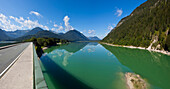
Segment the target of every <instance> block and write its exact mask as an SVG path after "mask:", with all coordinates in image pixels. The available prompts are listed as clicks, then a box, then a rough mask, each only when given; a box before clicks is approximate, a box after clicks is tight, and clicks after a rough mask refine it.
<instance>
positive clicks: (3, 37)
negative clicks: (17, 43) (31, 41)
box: [0, 29, 11, 41]
mask: <svg viewBox="0 0 170 89" xmlns="http://www.w3.org/2000/svg"><path fill="white" fill-rule="evenodd" d="M10 39H11V37H9V36H8V35H6V33H5V31H3V30H2V29H0V41H5V40H10Z"/></svg>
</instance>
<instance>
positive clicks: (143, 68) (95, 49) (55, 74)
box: [40, 42, 170, 89]
mask: <svg viewBox="0 0 170 89" xmlns="http://www.w3.org/2000/svg"><path fill="white" fill-rule="evenodd" d="M40 64H41V67H42V72H43V75H44V77H45V80H46V83H47V85H48V87H49V89H128V85H127V81H126V78H125V74H126V73H129V72H130V73H135V74H138V75H140V76H141V78H142V79H144V80H145V81H146V82H147V84H148V88H150V89H168V88H169V87H170V84H169V83H170V77H169V75H170V56H167V55H164V54H161V53H155V52H149V51H147V50H140V49H130V48H123V47H113V46H108V45H104V44H99V43H97V42H75V43H69V44H65V45H61V46H53V47H50V48H48V49H46V50H44V54H43V55H42V56H41V58H40Z"/></svg>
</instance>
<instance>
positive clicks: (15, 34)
mask: <svg viewBox="0 0 170 89" xmlns="http://www.w3.org/2000/svg"><path fill="white" fill-rule="evenodd" d="M27 32H29V30H16V31H6V34H7V35H8V36H9V37H12V38H18V37H21V36H23V35H24V34H25V33H27Z"/></svg>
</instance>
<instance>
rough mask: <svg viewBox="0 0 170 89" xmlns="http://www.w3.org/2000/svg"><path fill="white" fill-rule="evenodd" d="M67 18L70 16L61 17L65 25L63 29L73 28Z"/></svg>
mask: <svg viewBox="0 0 170 89" xmlns="http://www.w3.org/2000/svg"><path fill="white" fill-rule="evenodd" d="M69 20H70V18H69V17H68V16H65V17H64V19H63V21H64V25H65V31H69V30H74V28H73V27H72V26H71V25H70V23H69Z"/></svg>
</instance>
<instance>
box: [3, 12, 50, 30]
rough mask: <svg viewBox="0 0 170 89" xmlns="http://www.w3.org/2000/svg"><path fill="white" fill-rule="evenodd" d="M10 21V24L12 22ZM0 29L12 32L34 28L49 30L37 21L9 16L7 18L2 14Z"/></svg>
mask: <svg viewBox="0 0 170 89" xmlns="http://www.w3.org/2000/svg"><path fill="white" fill-rule="evenodd" d="M12 20H13V21H14V23H15V24H14V23H11V21H12ZM13 21H12V22H13ZM0 27H1V28H2V29H3V30H7V31H8V30H10V31H14V30H17V29H32V28H35V27H41V28H43V29H45V30H49V28H48V27H47V26H45V25H42V24H40V23H39V22H38V20H35V21H32V20H30V19H29V17H27V19H24V18H23V17H19V18H17V17H14V16H9V18H8V17H7V16H5V15H3V14H0Z"/></svg>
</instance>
